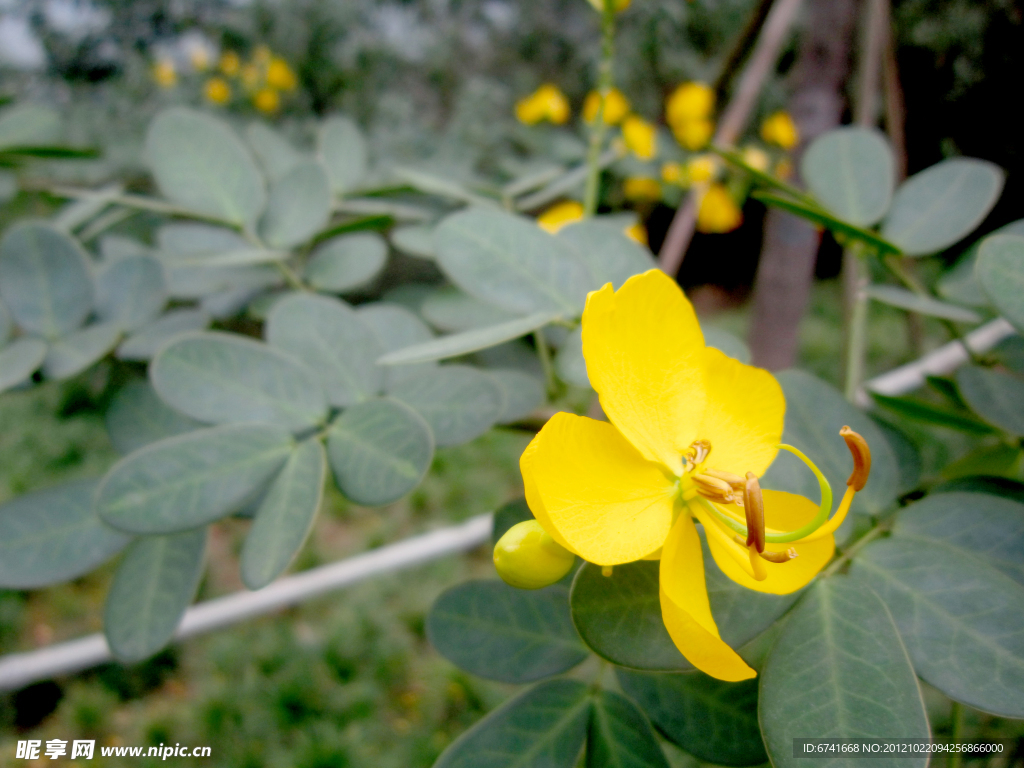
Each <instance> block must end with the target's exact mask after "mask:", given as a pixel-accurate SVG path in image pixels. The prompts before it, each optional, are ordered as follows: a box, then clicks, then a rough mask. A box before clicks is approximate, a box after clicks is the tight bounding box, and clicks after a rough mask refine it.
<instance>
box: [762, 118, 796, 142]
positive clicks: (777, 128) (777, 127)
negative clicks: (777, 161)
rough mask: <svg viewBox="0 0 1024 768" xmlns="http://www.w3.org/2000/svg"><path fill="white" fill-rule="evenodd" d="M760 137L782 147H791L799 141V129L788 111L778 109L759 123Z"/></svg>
mask: <svg viewBox="0 0 1024 768" xmlns="http://www.w3.org/2000/svg"><path fill="white" fill-rule="evenodd" d="M761 138H762V139H764V140H765V141H767V142H768V143H769V144H777V145H778V146H780V147H782V148H783V149H792V148H793V147H795V146H796V144H797V142H798V141H800V131H799V129H797V127H796V123H794V122H793V118H792V117H790V116H789V113H788V112H783V111H779V112H775V113H774V114H771V115H769V116H768V117H767V118H765V121H764V122H763V123H761Z"/></svg>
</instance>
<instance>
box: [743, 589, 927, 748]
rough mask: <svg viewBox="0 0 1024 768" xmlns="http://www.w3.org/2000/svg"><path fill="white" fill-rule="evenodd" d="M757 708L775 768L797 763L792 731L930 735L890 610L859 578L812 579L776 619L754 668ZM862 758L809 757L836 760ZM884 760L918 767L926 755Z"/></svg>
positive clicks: (802, 733) (809, 734)
mask: <svg viewBox="0 0 1024 768" xmlns="http://www.w3.org/2000/svg"><path fill="white" fill-rule="evenodd" d="M904 638H906V635H904ZM919 671H920V670H919ZM758 712H759V716H760V722H761V731H762V734H763V735H764V742H765V746H766V747H767V749H768V755H769V757H770V758H771V762H772V765H774V766H776V768H784V767H785V766H794V765H800V764H801V760H800V759H798V758H796V756H795V755H794V754H793V753H794V744H793V739H795V738H801V737H803V738H806V737H811V738H854V737H858V738H888V737H891V736H892V735H893V734H898V735H899V737H900V738H905V739H913V738H919V739H926V738H928V736H929V735H930V734H929V728H928V717H927V714H926V713H925V710H924V702H923V701H922V700H921V691H920V690H919V689H918V685H917V678H916V677H915V676H914V668H913V667H912V666H911V664H910V659H909V658H907V651H906V649H905V648H904V647H903V643H902V642H901V641H900V633H899V632H897V631H896V627H895V626H894V625H893V618H892V616H891V615H890V614H889V611H888V610H886V607H885V605H884V604H883V603H882V601H881V600H879V599H878V597H876V596H875V594H874V593H873V592H872V591H871V589H869V588H868V586H867V585H866V584H864V583H863V582H861V581H859V580H855V579H849V578H845V577H841V576H838V577H833V578H830V579H824V580H820V581H818V582H817V583H816V584H815V585H814V586H812V587H811V589H810V590H809V591H808V593H807V595H806V596H805V597H804V599H803V600H801V601H800V604H799V605H798V606H797V607H796V608H795V609H794V610H793V612H792V613H791V614H790V616H789V619H788V620H787V621H786V623H785V625H784V626H783V627H782V633H781V634H780V635H779V638H778V640H776V642H775V646H774V647H773V648H772V650H771V653H770V654H769V656H768V660H767V662H766V664H765V667H764V670H763V671H762V673H761V690H760V700H759V702H758ZM861 762H862V761H860V760H856V759H854V758H849V757H834V758H832V759H824V758H822V759H817V760H815V761H814V763H815V765H823V766H836V767H837V768H845V767H846V766H853V765H859V764H861ZM886 764H887V765H894V766H920V768H924V766H926V765H927V764H928V756H927V755H926V754H921V755H920V756H914V757H906V758H898V759H897V758H893V759H890V760H887V761H886Z"/></svg>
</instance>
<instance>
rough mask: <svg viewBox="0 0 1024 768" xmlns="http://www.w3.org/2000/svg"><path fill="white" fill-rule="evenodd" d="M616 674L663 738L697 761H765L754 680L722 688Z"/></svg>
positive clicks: (715, 683) (705, 680)
mask: <svg viewBox="0 0 1024 768" xmlns="http://www.w3.org/2000/svg"><path fill="white" fill-rule="evenodd" d="M616 674H617V675H618V678H619V684H620V685H622V690H623V691H625V692H626V693H627V694H628V695H629V696H632V697H633V699H634V700H635V701H636V702H637V703H638V704H639V705H640V706H641V707H642V708H643V710H644V712H646V713H647V716H648V717H650V718H651V721H652V722H653V723H654V726H655V727H656V728H657V729H658V730H659V731H661V733H662V734H664V736H665V738H667V739H668V740H669V741H671V742H672V743H674V744H677V745H678V746H680V747H681V748H682V749H684V750H686V751H687V752H689V753H690V754H691V755H693V756H694V757H696V758H698V759H699V760H703V761H706V762H709V763H713V764H715V765H735V766H745V765H760V764H761V763H764V762H765V761H766V760H767V756H766V755H765V751H764V744H763V743H762V742H761V732H760V730H759V729H758V725H757V680H744V681H742V682H739V683H726V682H723V681H721V680H715V679H714V678H713V677H709V676H708V675H705V674H704V673H702V672H696V671H695V672H685V673H683V674H667V675H666V674H649V673H642V672H629V671H627V670H625V669H618V670H616Z"/></svg>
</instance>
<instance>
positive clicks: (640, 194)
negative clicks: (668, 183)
mask: <svg viewBox="0 0 1024 768" xmlns="http://www.w3.org/2000/svg"><path fill="white" fill-rule="evenodd" d="M622 194H624V195H625V196H626V199H627V200H632V201H634V202H638V203H639V202H652V201H654V200H660V199H661V184H659V183H658V180H657V179H652V178H650V177H647V176H631V177H629V178H628V179H626V180H625V181H624V182H623V183H622Z"/></svg>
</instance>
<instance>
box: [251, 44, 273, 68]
mask: <svg viewBox="0 0 1024 768" xmlns="http://www.w3.org/2000/svg"><path fill="white" fill-rule="evenodd" d="M270 57H271V53H270V48H268V47H267V46H265V45H257V46H256V49H255V50H254V51H253V52H252V60H253V61H254V62H256V63H257V64H269V63H270Z"/></svg>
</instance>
